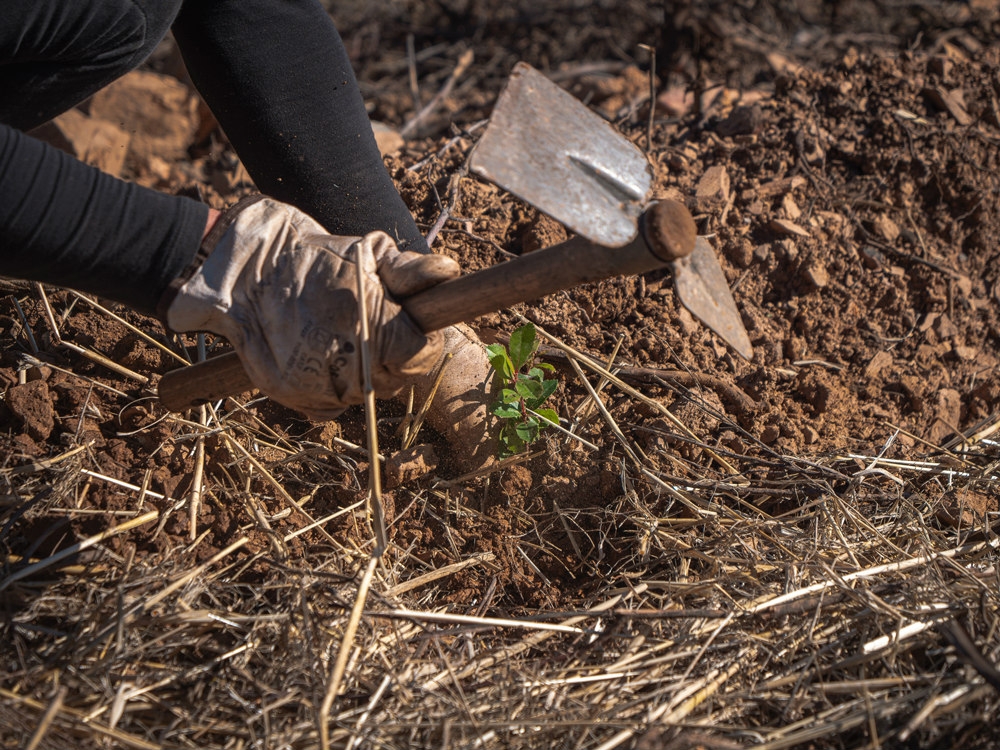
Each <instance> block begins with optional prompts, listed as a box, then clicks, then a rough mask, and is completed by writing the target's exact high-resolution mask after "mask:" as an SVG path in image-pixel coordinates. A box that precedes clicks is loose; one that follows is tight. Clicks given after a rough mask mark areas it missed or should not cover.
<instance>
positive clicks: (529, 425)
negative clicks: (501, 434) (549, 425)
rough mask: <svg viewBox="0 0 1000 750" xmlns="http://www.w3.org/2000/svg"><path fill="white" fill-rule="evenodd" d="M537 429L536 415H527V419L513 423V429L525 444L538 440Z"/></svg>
mask: <svg viewBox="0 0 1000 750" xmlns="http://www.w3.org/2000/svg"><path fill="white" fill-rule="evenodd" d="M539 429H540V427H539V424H538V418H537V417H529V418H528V421H526V422H519V423H518V424H516V425H514V431H515V432H516V433H517V436H518V437H519V438H521V440H523V441H524V443H525V445H527V444H528V443H533V442H535V441H536V440H538V431H539Z"/></svg>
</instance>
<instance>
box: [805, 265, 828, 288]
mask: <svg viewBox="0 0 1000 750" xmlns="http://www.w3.org/2000/svg"><path fill="white" fill-rule="evenodd" d="M805 277H806V281H808V282H809V283H810V284H811V285H812V286H813V287H815V288H816V289H822V288H823V287H825V286H826V285H827V284H829V283H830V274H829V273H827V270H826V266H824V265H823V264H822V263H819V262H818V261H813V262H812V263H810V264H809V265H808V266H806V269H805Z"/></svg>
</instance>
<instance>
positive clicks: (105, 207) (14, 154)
mask: <svg viewBox="0 0 1000 750" xmlns="http://www.w3.org/2000/svg"><path fill="white" fill-rule="evenodd" d="M209 218H210V217H209V208H208V206H205V205H203V204H201V203H199V202H197V201H195V200H192V199H190V198H184V197H179V196H173V195H166V194H163V193H158V192H156V191H154V190H150V189H148V188H143V187H140V186H138V185H135V184H132V183H129V182H125V181H123V180H118V179H116V178H114V177H111V176H110V175H107V174H105V173H103V172H101V171H100V170H98V169H95V168H94V167H90V166H88V165H86V164H83V163H81V162H80V161H78V160H76V159H74V158H73V157H71V156H70V155H68V154H66V153H64V152H62V151H59V150H58V149H56V148H53V147H52V146H49V145H48V144H45V143H42V142H41V141H38V140H36V139H34V138H31V137H30V136H27V135H25V134H24V133H21V132H20V131H18V130H15V129H14V128H11V127H8V126H6V125H2V124H0V237H2V242H3V244H2V246H0V275H3V276H8V277H12V278H19V279H29V280H34V281H41V282H45V283H49V284H55V285H59V286H66V287H71V288H74V289H78V290H80V291H84V292H90V293H92V294H97V295H99V296H102V297H106V298H108V299H112V300H116V301H118V302H122V303H124V304H126V305H129V306H130V307H133V308H135V309H137V310H139V311H141V312H145V313H148V314H155V311H156V305H157V302H158V301H159V299H160V297H161V296H162V295H163V292H164V290H165V289H166V287H167V286H168V284H169V283H170V282H171V281H172V280H173V279H174V278H175V277H176V276H177V275H178V274H180V273H181V271H182V270H183V269H184V268H185V267H186V266H187V265H188V264H189V263H190V262H191V260H192V259H193V258H194V255H195V253H196V252H197V250H198V245H199V243H200V242H201V238H202V236H203V234H204V233H205V230H206V225H207V223H208V221H209Z"/></svg>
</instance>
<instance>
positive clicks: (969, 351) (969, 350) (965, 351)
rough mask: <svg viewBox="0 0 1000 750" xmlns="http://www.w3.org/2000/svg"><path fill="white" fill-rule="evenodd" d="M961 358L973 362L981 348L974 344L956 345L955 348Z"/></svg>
mask: <svg viewBox="0 0 1000 750" xmlns="http://www.w3.org/2000/svg"><path fill="white" fill-rule="evenodd" d="M953 351H954V352H955V354H956V355H957V356H958V358H959V359H961V360H964V361H966V362H972V361H973V360H975V359H976V357H977V356H978V354H979V350H978V349H976V347H974V346H956V347H955V348H954V350H953Z"/></svg>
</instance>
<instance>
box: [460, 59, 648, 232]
mask: <svg viewBox="0 0 1000 750" xmlns="http://www.w3.org/2000/svg"><path fill="white" fill-rule="evenodd" d="M470 166H471V168H472V171H473V172H475V173H476V174H478V175H480V176H482V177H484V178H485V179H487V180H489V181H490V182H493V183H495V184H497V185H499V186H500V187H502V188H504V189H505V190H507V191H509V192H511V193H513V194H514V195H516V196H517V197H518V198H521V199H522V200H523V201H525V202H527V203H529V204H531V205H532V206H534V207H535V208H537V209H538V210H539V211H542V212H544V213H546V214H548V215H549V216H551V217H553V218H554V219H556V220H557V221H559V222H561V223H563V224H565V225H566V226H567V227H569V228H570V229H572V230H573V231H574V232H576V233H577V234H580V235H583V236H584V237H586V238H587V239H589V240H591V241H592V242H596V243H598V244H599V245H604V246H605V247H621V246H622V245H625V244H627V243H628V242H630V241H631V240H632V239H634V238H635V236H636V232H637V229H636V227H637V220H638V217H639V214H640V213H641V212H642V210H643V208H645V206H646V202H647V197H648V195H649V191H650V188H651V186H652V174H651V171H650V168H649V164H648V162H647V161H646V157H645V156H644V155H643V153H642V152H641V151H640V150H639V149H638V148H636V147H635V146H634V145H633V144H632V143H631V142H630V141H629V140H628V139H627V138H625V137H624V136H622V135H621V134H620V133H618V132H617V131H616V130H615V129H614V128H613V127H612V126H611V124H610V123H608V122H607V121H605V120H603V119H601V117H599V116H598V115H596V114H594V113H593V112H591V111H590V110H589V109H588V108H587V107H586V106H584V104H583V103H582V102H580V101H579V100H577V99H576V98H574V97H573V96H572V95H571V94H568V93H567V92H565V91H563V90H562V89H561V88H559V86H557V85H556V84H554V83H553V82H552V81H550V80H549V79H548V78H546V77H545V76H544V75H542V74H541V73H539V72H538V71H537V70H535V69H534V68H532V67H531V66H529V65H526V64H524V63H518V64H517V65H516V66H515V67H514V71H513V73H512V74H511V77H510V80H509V81H508V82H507V86H506V88H504V90H503V93H501V94H500V98H499V99H498V100H497V104H496V107H495V108H494V110H493V114H492V116H491V117H490V123H489V125H488V126H487V128H486V132H485V133H484V134H483V136H482V138H481V139H480V140H479V143H477V144H476V148H475V150H474V152H473V154H472V159H471V161H470Z"/></svg>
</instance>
